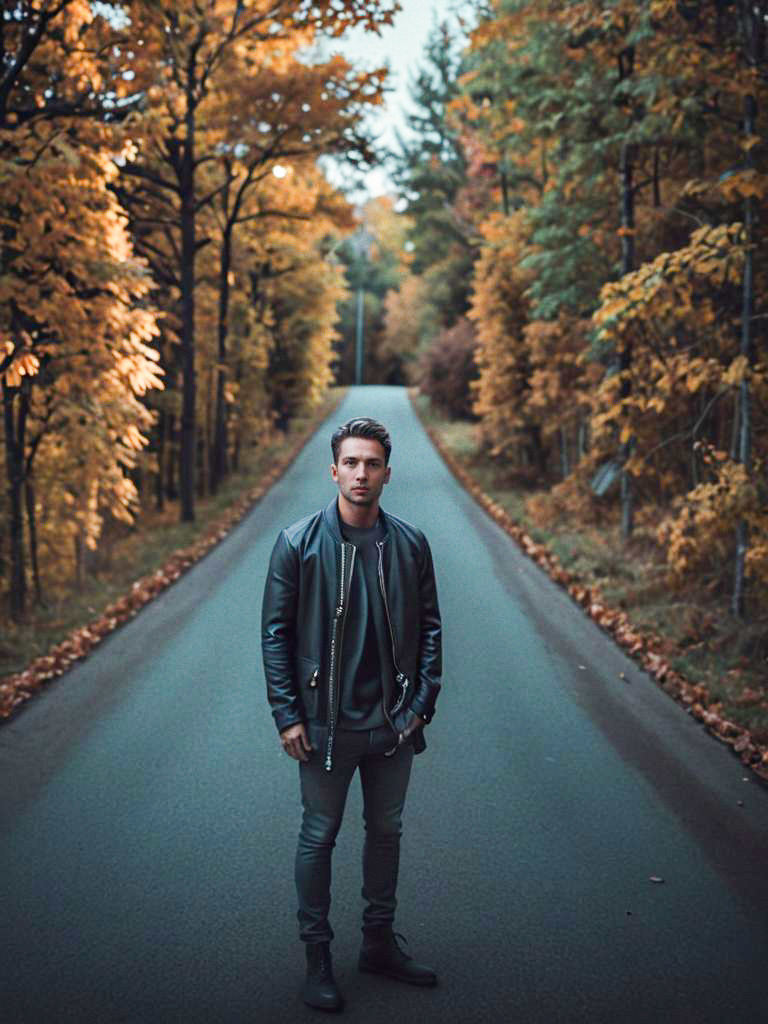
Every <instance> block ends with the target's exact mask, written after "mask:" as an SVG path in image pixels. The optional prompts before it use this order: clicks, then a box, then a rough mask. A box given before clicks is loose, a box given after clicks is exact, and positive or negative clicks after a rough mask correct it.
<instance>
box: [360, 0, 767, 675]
mask: <svg viewBox="0 0 768 1024" xmlns="http://www.w3.org/2000/svg"><path fill="white" fill-rule="evenodd" d="M475 15H476V17H475V19H474V21H473V24H472V25H469V26H468V25H467V24H466V23H464V24H461V23H459V22H454V23H453V24H452V23H450V22H445V23H443V24H441V25H438V26H436V28H435V30H434V32H433V34H432V37H431V40H430V44H429V46H428V48H427V52H426V54H425V59H424V63H423V65H422V68H421V70H420V72H419V74H418V76H417V77H416V79H415V82H414V88H413V101H414V111H415V112H414V113H413V114H412V116H411V118H410V127H411V129H412V133H411V135H410V137H409V141H407V142H406V144H405V145H404V146H403V152H402V153H400V154H399V155H397V157H396V160H395V164H396V174H397V180H398V184H399V187H400V195H401V202H400V204H399V206H398V207H397V208H398V209H401V210H402V213H401V214H400V217H401V220H402V221H404V223H403V224H402V225H401V228H400V230H401V234H402V235H403V236H404V237H405V238H406V239H408V240H409V244H408V245H407V250H408V251H405V252H404V254H403V258H402V259H401V263H400V268H399V281H398V287H397V289H396V290H391V291H389V292H388V293H387V295H386V296H385V298H384V300H383V302H382V304H381V305H382V309H381V312H380V317H379V333H380V338H381V350H382V352H383V354H384V356H385V359H384V360H383V362H384V363H385V369H386V360H389V361H390V363H391V362H392V360H393V358H394V363H395V365H396V372H397V374H399V375H401V376H405V377H407V378H408V379H410V380H412V381H414V382H417V383H418V384H419V386H420V387H421V389H422V390H423V391H425V392H426V393H427V394H429V396H430V397H431V399H432V401H433V403H434V404H435V405H436V406H438V407H439V408H441V409H442V411H443V413H444V414H445V415H447V416H449V417H452V418H455V419H462V418H463V419H468V420H471V421H473V422H474V423H475V424H476V430H477V432H478V433H479V436H480V438H481V441H482V445H483V447H484V449H485V452H486V454H487V456H488V457H489V458H490V459H491V460H493V461H495V462H496V464H497V466H498V467H499V468H500V469H501V470H503V472H504V473H505V474H506V475H507V477H515V478H516V479H517V480H518V481H519V482H520V483H521V484H522V485H526V484H528V485H530V486H531V487H532V488H534V487H535V489H536V494H535V495H534V496H532V497H531V499H530V502H529V508H530V511H531V513H532V515H533V517H534V518H535V519H536V520H537V521H538V522H541V523H546V522H548V521H562V520H563V519H576V520H579V521H581V522H584V523H596V524H600V523H606V524H611V523H612V524H616V525H617V526H618V527H619V528H620V533H621V537H622V538H623V540H624V541H625V542H626V543H627V544H630V543H631V541H632V538H633V537H635V536H637V535H639V534H642V535H643V536H645V537H649V536H650V537H652V539H653V543H654V544H655V545H657V546H658V549H659V552H660V555H661V557H663V559H664V561H665V563H666V565H667V567H668V576H669V582H670V583H671V584H672V585H676V586H680V587H682V588H685V587H686V586H689V585H694V586H695V587H696V588H700V589H701V590H702V591H703V592H705V593H706V595H707V596H708V597H709V598H713V599H714V600H716V601H717V602H719V603H720V605H721V606H722V608H723V613H724V614H725V615H731V616H733V617H735V619H736V620H737V621H738V620H743V619H744V618H751V619H753V620H754V619H755V618H756V617H760V616H761V615H762V614H764V609H765V607H766V599H767V598H768V510H767V509H766V455H768V439H767V436H766V429H765V428H766V411H767V406H766V400H767V399H768V390H767V389H766V345H765V332H766V312H765V297H766V292H767V290H768V279H767V278H766V261H765V233H764V230H763V228H762V221H763V219H764V218H763V217H761V213H762V209H763V207H764V203H765V195H766V188H767V187H768V177H766V167H765V126H764V125H765V106H766V101H768V93H766V85H767V84H768V83H767V79H766V74H767V72H768V65H767V64H766V46H765V42H766V17H767V16H768V5H766V4H764V3H751V2H746V0H712V2H704V0H701V2H696V0H692V2H675V0H646V2H640V3H637V2H631V3H630V2H622V0H614V2H609V3H599V4H598V3H593V2H592V3H591V2H566V3H548V2H545V0H544V2H542V0H536V2H525V0H493V2H490V3H485V4H480V5H477V6H476V8H475ZM403 200H404V202H403ZM391 216H397V215H396V214H394V213H392V214H391ZM391 372H392V371H391V370H390V373H391ZM627 550H630V549H629V548H628V549H627ZM763 648H764V649H762V653H761V660H764V658H765V656H766V655H768V648H765V638H764V639H763Z"/></svg>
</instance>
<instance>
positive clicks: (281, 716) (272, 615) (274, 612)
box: [261, 530, 304, 732]
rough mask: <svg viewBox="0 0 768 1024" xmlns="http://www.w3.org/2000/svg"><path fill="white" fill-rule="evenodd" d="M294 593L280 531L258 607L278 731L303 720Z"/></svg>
mask: <svg viewBox="0 0 768 1024" xmlns="http://www.w3.org/2000/svg"><path fill="white" fill-rule="evenodd" d="M298 591H299V574H298V558H297V554H296V551H295V550H294V548H293V547H292V546H291V544H290V543H289V542H288V538H287V536H286V534H285V530H283V531H282V532H281V533H280V536H279V537H278V538H277V540H276V541H275V546H274V548H273V549H272V556H271V558H270V560H269V569H268V570H267V579H266V583H265V585H264V600H263V602H262V606H261V653H262V657H263V659H264V678H265V679H266V682H267V699H268V701H269V704H270V706H271V708H272V715H273V717H274V719H275V725H276V726H277V729H278V732H282V731H283V730H284V729H287V728H288V727H289V726H291V725H295V724H296V723H297V722H302V721H304V713H303V710H302V707H301V701H300V699H299V695H298V690H297V686H296V673H295V669H294V659H293V651H294V649H295V643H294V640H295V630H296V608H297V601H298Z"/></svg>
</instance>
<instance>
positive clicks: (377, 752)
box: [295, 726, 413, 942]
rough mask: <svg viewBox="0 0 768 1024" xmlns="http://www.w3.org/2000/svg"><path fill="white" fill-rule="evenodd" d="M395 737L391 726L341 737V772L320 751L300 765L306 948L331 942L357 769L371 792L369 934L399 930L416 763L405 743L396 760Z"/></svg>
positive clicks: (366, 858)
mask: <svg viewBox="0 0 768 1024" xmlns="http://www.w3.org/2000/svg"><path fill="white" fill-rule="evenodd" d="M392 745H393V743H392V731H391V729H389V728H388V727H386V726H383V727H381V728H379V729H364V730H359V731H353V730H338V731H337V732H336V736H335V739H334V750H333V769H332V770H331V771H330V772H327V771H326V770H325V768H324V767H323V752H322V751H317V750H313V751H312V753H311V754H310V756H309V760H308V761H300V762H299V778H300V782H301V799H302V804H303V807H304V814H303V818H302V823H301V830H300V832H299V841H298V846H297V849H296V870H295V877H296V892H297V894H298V898H299V910H298V914H297V917H298V919H299V936H300V938H301V940H302V941H303V942H330V941H331V940H332V939H333V929H332V928H331V925H330V922H329V920H328V913H329V910H330V906H331V853H332V851H333V847H334V846H335V845H336V836H337V834H338V831H339V828H340V827H341V822H342V818H343V816H344V805H345V803H346V800H347V792H348V791H349V784H350V782H351V781H352V776H353V775H354V774H355V769H356V768H359V769H360V781H361V783H362V787H363V819H364V821H365V841H364V844H363V888H362V895H363V899H364V900H365V908H364V910H363V933H364V934H370V933H372V932H375V931H377V930H378V929H380V928H386V927H391V926H392V924H393V922H394V918H395V907H396V904H397V900H396V898H395V890H396V888H397V872H398V866H399V861H400V835H401V832H402V824H401V817H402V812H403V806H404V804H405V794H406V791H407V789H408V780H409V778H410V774H411V764H412V763H413V742H412V740H411V739H409V740H407V741H406V742H405V743H403V744H401V745H400V747H399V748H398V750H397V752H396V753H395V754H393V755H392V756H391V757H385V755H384V751H385V750H390V749H391V748H392Z"/></svg>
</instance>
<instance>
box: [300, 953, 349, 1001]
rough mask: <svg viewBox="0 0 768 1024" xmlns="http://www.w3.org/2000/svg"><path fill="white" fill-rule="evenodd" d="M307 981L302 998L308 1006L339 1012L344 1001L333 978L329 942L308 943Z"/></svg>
mask: <svg viewBox="0 0 768 1024" xmlns="http://www.w3.org/2000/svg"><path fill="white" fill-rule="evenodd" d="M306 945H307V980H306V981H305V982H304V991H303V992H302V996H303V999H304V1002H305V1003H307V1005H308V1006H314V1007H316V1009H318V1010H331V1011H337V1010H341V1009H342V1007H343V1006H344V999H343V998H342V995H341V992H339V989H338V986H337V984H336V979H335V978H334V976H333V963H332V961H331V944H330V942H308V943H307V944H306Z"/></svg>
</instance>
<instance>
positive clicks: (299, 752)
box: [280, 722, 312, 761]
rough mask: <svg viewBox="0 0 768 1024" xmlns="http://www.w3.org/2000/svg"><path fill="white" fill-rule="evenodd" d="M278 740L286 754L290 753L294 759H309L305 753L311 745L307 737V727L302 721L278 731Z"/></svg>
mask: <svg viewBox="0 0 768 1024" xmlns="http://www.w3.org/2000/svg"><path fill="white" fill-rule="evenodd" d="M280 741H281V743H282V744H283V750H284V751H285V752H286V754H290V756H291V757H292V758H294V759H295V760H296V761H308V760H309V757H308V756H307V754H308V753H309V751H310V750H311V749H312V747H311V745H310V742H309V739H308V737H307V728H306V726H305V725H304V723H303V722H298V723H297V724H296V725H291V726H290V727H289V728H288V729H284V730H283V732H281V733H280Z"/></svg>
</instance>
